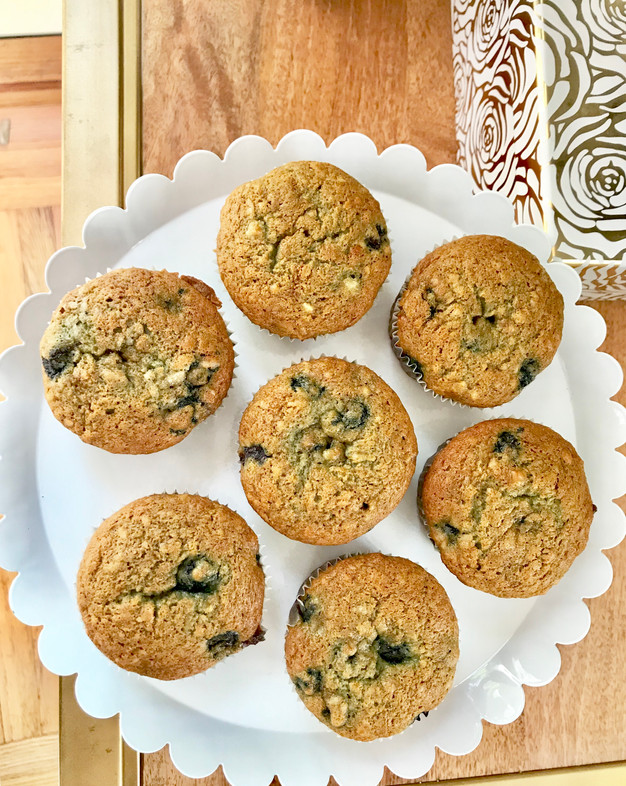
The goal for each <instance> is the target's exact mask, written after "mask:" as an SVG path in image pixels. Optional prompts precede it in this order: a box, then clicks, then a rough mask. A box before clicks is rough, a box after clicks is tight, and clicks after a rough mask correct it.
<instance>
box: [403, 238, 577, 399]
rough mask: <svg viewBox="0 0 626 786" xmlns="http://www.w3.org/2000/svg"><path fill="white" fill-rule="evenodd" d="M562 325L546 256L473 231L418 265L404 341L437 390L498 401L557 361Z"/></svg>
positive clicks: (408, 294) (407, 301) (409, 290)
mask: <svg viewBox="0 0 626 786" xmlns="http://www.w3.org/2000/svg"><path fill="white" fill-rule="evenodd" d="M562 329H563V298H562V297H561V294H560V292H559V291H558V290H557V288H556V287H555V286H554V284H553V283H552V281H551V279H550V277H549V276H548V274H547V273H546V271H545V270H544V268H543V267H542V266H541V264H540V263H539V262H538V260H537V259H536V258H535V257H534V256H533V255H532V254H531V253H530V252H528V251H526V249H524V248H521V247H520V246H518V245H516V244H515V243H512V242H511V241H509V240H506V239H505V238H503V237H494V236H491V235H470V236H468V237H462V238H460V239H459V240H454V241H452V242H451V243H446V244H445V245H443V246H440V247H439V248H437V249H435V250H434V251H432V252H431V253H430V254H427V255H426V256H425V257H424V258H423V259H422V260H421V262H419V264H418V265H417V266H416V267H415V269H414V270H413V273H412V274H411V277H410V279H409V281H408V284H407V286H406V289H405V291H404V293H403V294H401V296H400V297H399V303H398V314H397V327H396V330H397V341H396V344H397V347H396V348H397V349H399V350H401V352H402V354H403V355H404V356H408V359H409V360H410V361H412V364H414V368H417V370H418V371H421V373H422V376H423V380H424V382H425V384H426V385H427V386H428V387H429V388H430V389H431V390H433V391H434V392H435V393H438V394H440V395H441V396H444V397H447V398H451V399H454V400H455V401H459V402H460V403H462V404H467V405H468V406H472V407H494V406H497V405H499V404H503V403H504V402H506V401H510V400H511V399H512V398H514V397H515V396H517V394H518V393H519V392H520V391H521V390H522V389H523V388H524V387H526V385H528V384H530V382H532V381H533V379H534V378H535V377H536V376H537V374H539V372H540V371H542V370H543V369H544V368H545V367H546V366H548V365H549V364H550V362H551V361H552V358H553V357H554V354H555V352H556V350H557V349H558V346H559V343H560V341H561V332H562Z"/></svg>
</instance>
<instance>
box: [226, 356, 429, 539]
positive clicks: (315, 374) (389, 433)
mask: <svg viewBox="0 0 626 786" xmlns="http://www.w3.org/2000/svg"><path fill="white" fill-rule="evenodd" d="M416 455H417V441H416V438H415V432H414V431H413V426H412V424H411V420H410V418H409V416H408V414H407V412H406V410H405V409H404V407H403V406H402V403H401V401H400V399H399V398H398V397H397V396H396V394H395V393H394V392H393V390H391V388H390V387H389V386H388V385H387V384H386V383H385V382H384V381H383V380H382V379H381V378H380V377H379V376H378V375H377V374H375V373H374V372H373V371H371V370H370V369H368V368H366V367H365V366H360V365H358V364H356V363H349V362H348V361H345V360H339V359H337V358H330V357H327V358H319V359H316V360H310V361H305V362H303V363H298V364H296V365H294V366H291V367H290V368H288V369H286V370H285V371H283V372H282V373H281V374H279V375H278V376H276V377H275V378H274V379H272V380H270V381H269V382H268V383H267V384H266V385H264V386H263V387H262V388H261V389H260V390H259V391H258V392H257V394H256V395H255V396H254V398H253V400H252V402H251V403H250V404H249V405H248V407H247V409H246V411H245V412H244V414H243V417H242V419H241V424H240V427H239V457H240V461H241V465H242V466H241V482H242V484H243V488H244V491H245V493H246V496H247V498H248V501H249V502H250V504H251V505H252V507H253V508H254V509H255V510H256V511H257V513H258V514H259V515H260V516H261V517H262V518H263V519H264V520H265V521H266V522H267V523H268V524H270V525H271V526H272V527H274V529H276V530H278V531H279V532H282V533H283V534H284V535H287V536H288V537H290V538H293V539H295V540H300V541H303V542H304V543H317V544H332V543H347V542H348V541H350V540H353V539H354V538H356V537H358V536H359V535H362V534H363V533H364V532H367V531H368V530H369V529H371V528H372V527H373V526H374V525H375V524H377V523H378V522H379V521H380V520H381V519H383V518H384V517H385V516H387V515H388V514H389V513H390V512H391V511H392V510H393V509H394V508H395V507H396V505H397V504H398V503H399V502H400V500H401V499H402V497H403V496H404V493H405V492H406V490H407V488H408V485H409V483H410V482H411V479H412V477H413V473H414V471H415V459H416Z"/></svg>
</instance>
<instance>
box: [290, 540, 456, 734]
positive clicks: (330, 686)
mask: <svg viewBox="0 0 626 786" xmlns="http://www.w3.org/2000/svg"><path fill="white" fill-rule="evenodd" d="M298 609H299V619H298V620H297V622H296V623H295V624H294V625H293V626H290V627H288V629H287V636H286V639H285V657H286V662H287V670H288V672H289V676H290V677H291V680H292V682H293V685H294V687H295V689H296V691H297V693H298V696H299V697H300V699H301V700H302V701H303V702H304V704H305V705H306V707H307V708H308V709H309V710H310V711H311V712H312V713H313V714H314V715H315V716H316V717H317V718H318V719H319V720H320V721H322V722H323V723H325V724H326V725H327V726H329V727H330V728H331V729H332V730H333V731H335V732H337V733H338V734H340V735H341V736H343V737H349V738H351V739H354V740H362V741H367V740H373V739H377V738H379V737H389V736H391V735H393V734H397V733H398V732H401V731H403V729H405V728H407V726H409V725H410V724H411V723H413V721H414V720H415V719H416V718H417V717H418V715H419V714H420V713H422V712H428V711H429V710H431V709H433V708H434V707H436V706H437V705H438V704H439V703H440V702H441V701H442V700H443V698H444V696H445V695H446V693H447V692H448V691H449V690H450V688H451V687H452V681H453V679H454V672H455V669H456V663H457V660H458V657H459V645H458V625H457V621H456V616H455V614H454V610H453V609H452V606H451V605H450V601H449V600H448V596H447V595H446V592H445V590H444V589H443V587H442V586H441V585H440V584H439V583H438V582H437V581H436V579H434V578H433V577H432V576H431V575H430V574H429V573H427V572H426V571H425V570H424V569H423V568H421V567H420V566H419V565H416V564H415V563H413V562H410V561H409V560H407V559H403V558H401V557H389V556H384V555H382V554H363V555H360V556H354V557H347V558H345V559H342V560H339V561H338V562H337V563H335V564H334V565H332V566H330V567H328V568H326V569H325V570H323V571H321V572H320V574H319V575H318V576H317V577H316V578H314V579H313V580H312V581H310V582H309V583H308V586H307V588H306V590H305V594H304V595H303V596H302V597H301V598H300V600H299V603H298Z"/></svg>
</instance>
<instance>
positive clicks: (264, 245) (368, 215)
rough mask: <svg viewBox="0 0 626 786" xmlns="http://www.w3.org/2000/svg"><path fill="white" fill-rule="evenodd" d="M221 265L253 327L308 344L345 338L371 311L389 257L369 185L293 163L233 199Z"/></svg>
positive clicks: (325, 167)
mask: <svg viewBox="0 0 626 786" xmlns="http://www.w3.org/2000/svg"><path fill="white" fill-rule="evenodd" d="M217 261H218V265H219V269H220V275H221V276H222V280H223V282H224V285H225V286H226V289H227V290H228V292H229V294H230V296H231V297H232V299H233V300H234V301H235V304H236V305H237V306H238V307H239V308H240V309H241V311H243V313H244V314H245V315H246V316H247V317H248V319H250V320H251V321H252V322H254V323H255V324H257V325H259V326H260V327H264V328H266V329H267V330H270V331H271V332H272V333H277V334H278V335H279V336H290V337H291V338H299V339H306V338H312V337H314V336H319V335H321V334H323V333H335V332H337V331H339V330H344V329H345V328H347V327H350V325H353V324H354V323H355V322H357V321H358V320H359V319H360V318H361V317H362V316H363V315H364V314H365V313H366V311H368V310H369V309H370V308H371V306H372V304H373V302H374V299H375V298H376V295H377V293H378V290H379V289H380V287H381V285H382V283H383V282H384V280H385V279H386V278H387V273H388V272H389V267H390V264H391V249H390V246H389V240H388V238H387V225H386V223H385V219H384V217H383V214H382V212H381V210H380V205H379V204H378V202H377V201H376V199H374V197H373V196H372V195H371V194H370V192H369V191H368V190H367V189H366V188H365V186H363V185H361V183H359V182H358V181H357V180H355V179H354V178H353V177H350V175H348V174H346V173H345V172H343V171H342V170H341V169H338V168H337V167H336V166H333V165H332V164H326V163H321V162H317V161H296V162H293V163H290V164H285V165H284V166H280V167H278V168H277V169H273V170H272V171H271V172H269V173H268V174H266V175H264V176H263V177H260V178H259V179H258V180H253V181H251V182H249V183H244V184H243V185H241V186H239V187H238V188H236V189H235V190H234V191H233V192H232V194H230V196H229V197H228V199H227V200H226V203H225V205H224V207H223V208H222V212H221V216H220V229H219V234H218V237H217Z"/></svg>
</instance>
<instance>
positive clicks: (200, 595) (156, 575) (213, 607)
mask: <svg viewBox="0 0 626 786" xmlns="http://www.w3.org/2000/svg"><path fill="white" fill-rule="evenodd" d="M257 552H258V540H257V537H256V535H255V534H254V532H253V531H252V530H251V529H250V527H248V525H247V524H246V523H245V521H244V520H243V519H242V518H241V517H240V516H238V515H237V514H236V513H234V512H233V511H232V510H230V509H229V508H227V507H225V506H224V505H220V504H218V503H217V502H213V501H211V500H209V499H206V498H205V497H199V496H195V495H192V494H154V495H153V496H150V497H143V498H142V499H138V500H136V501H135V502H131V503H130V504H129V505H126V506H125V507H123V508H122V509H121V510H119V511H118V512H117V513H115V514H114V515H113V516H111V517H110V518H108V519H107V520H106V521H104V522H103V523H102V524H101V525H100V526H99V527H98V529H97V530H96V531H95V533H94V535H93V537H92V538H91V541H90V542H89V545H88V546H87V549H86V551H85V554H84V556H83V560H82V563H81V566H80V570H79V572H78V582H77V591H78V605H79V608H80V612H81V614H82V617H83V622H84V624H85V628H86V630H87V635H88V636H89V638H90V639H91V640H92V641H93V643H94V644H95V645H96V647H98V649H99V650H100V651H101V652H103V653H104V654H105V655H106V656H107V657H108V658H110V659H111V660H112V661H114V662H115V663H117V665H118V666H121V667H122V668H123V669H127V670H128V671H134V672H137V673H138V674H143V675H145V676H148V677H156V678H157V679H161V680H174V679H179V678H181V677H189V676H191V675H192V674H197V673H198V672H201V671H205V670H206V669H208V668H209V667H210V666H213V665H214V664H215V663H216V662H217V661H218V660H221V659H222V658H223V657H225V656H226V655H230V654H232V653H234V652H237V651H238V650H240V649H241V648H242V647H244V646H246V645H247V644H254V643H256V642H257V641H260V640H261V638H262V632H261V631H260V629H259V625H260V622H261V613H262V609H263V595H264V586H265V583H264V577H263V570H262V569H261V567H260V565H259V563H258V557H257Z"/></svg>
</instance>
